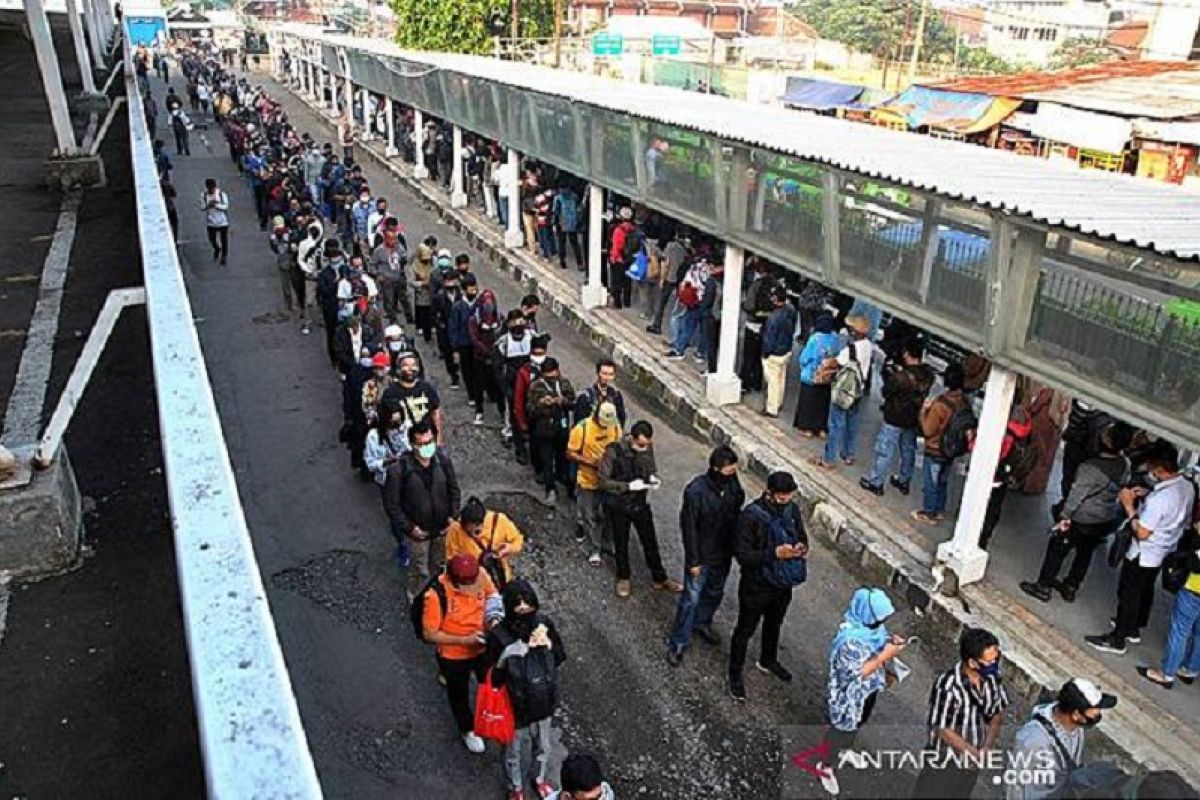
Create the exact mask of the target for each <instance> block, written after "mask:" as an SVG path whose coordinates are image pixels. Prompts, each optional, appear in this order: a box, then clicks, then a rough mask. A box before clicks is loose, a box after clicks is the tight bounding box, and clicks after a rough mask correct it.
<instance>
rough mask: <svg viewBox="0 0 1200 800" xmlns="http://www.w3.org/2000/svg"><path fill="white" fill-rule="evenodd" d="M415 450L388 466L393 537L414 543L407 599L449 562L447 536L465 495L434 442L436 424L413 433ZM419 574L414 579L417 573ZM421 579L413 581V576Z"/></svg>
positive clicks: (386, 490) (386, 501) (386, 499)
mask: <svg viewBox="0 0 1200 800" xmlns="http://www.w3.org/2000/svg"><path fill="white" fill-rule="evenodd" d="M408 441H409V443H410V444H411V445H412V449H411V450H410V451H409V452H407V453H405V454H404V455H403V456H401V457H400V460H399V461H397V462H395V463H394V464H392V465H391V466H390V467H388V471H387V478H386V479H385V480H384V484H383V508H384V510H385V511H386V512H387V515H388V521H389V522H390V523H391V526H392V535H393V536H395V537H396V541H398V542H402V541H403V539H401V537H405V538H407V539H408V542H409V549H410V551H411V559H412V563H413V564H414V565H415V566H416V570H413V569H412V568H411V567H410V568H409V581H408V596H409V599H410V600H411V599H412V598H413V597H414V596H415V595H416V593H417V590H418V589H419V588H420V587H421V586H423V585H424V584H425V582H426V581H428V580H429V578H430V576H432V575H435V574H437V573H438V571H439V570H441V568H442V563H443V562H444V561H445V536H446V529H447V528H449V527H450V521H451V520H452V519H457V518H458V509H459V504H460V503H461V501H462V494H461V492H460V491H459V488H458V477H457V476H456V475H455V473H454V464H453V463H452V462H451V461H450V456H449V454H447V453H446V451H445V450H442V449H441V448H439V447H438V446H437V442H435V441H434V433H433V425H432V424H431V422H430V421H429V420H428V419H423V420H421V421H420V422H417V423H416V424H415V425H413V426H412V428H411V429H409V432H408ZM414 572H415V575H414ZM414 577H416V578H418V580H417V581H413V578H414Z"/></svg>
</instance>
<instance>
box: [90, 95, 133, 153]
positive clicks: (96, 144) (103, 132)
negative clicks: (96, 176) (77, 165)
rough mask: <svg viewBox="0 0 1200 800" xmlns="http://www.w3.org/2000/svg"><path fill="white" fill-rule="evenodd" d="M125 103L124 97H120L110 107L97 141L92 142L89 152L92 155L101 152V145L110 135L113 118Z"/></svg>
mask: <svg viewBox="0 0 1200 800" xmlns="http://www.w3.org/2000/svg"><path fill="white" fill-rule="evenodd" d="M124 102H125V98H124V97H118V98H117V99H116V100H114V101H113V102H112V105H110V106H109V107H108V116H107V117H105V118H104V124H103V125H101V126H100V133H99V134H97V136H96V138H95V140H93V141H92V147H91V149H90V150H89V151H88V152H90V153H91V154H92V155H96V153H99V152H100V145H102V144H104V137H105V136H107V135H108V128H109V126H110V125H112V121H113V117H114V116H115V115H116V113H117V109H118V108H120V107H121V103H124Z"/></svg>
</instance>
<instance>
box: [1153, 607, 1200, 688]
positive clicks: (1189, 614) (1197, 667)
mask: <svg viewBox="0 0 1200 800" xmlns="http://www.w3.org/2000/svg"><path fill="white" fill-rule="evenodd" d="M1180 667H1183V668H1185V669H1186V670H1187V671H1188V672H1189V673H1190V674H1192V675H1195V674H1197V673H1200V594H1196V593H1195V592H1193V591H1190V590H1188V589H1180V590H1179V594H1178V595H1176V596H1175V605H1174V607H1173V608H1172V609H1171V630H1170V632H1169V633H1168V634H1167V649H1166V651H1165V652H1163V661H1162V671H1163V675H1166V676H1167V677H1168V678H1173V677H1175V674H1176V673H1177V672H1179V669H1180Z"/></svg>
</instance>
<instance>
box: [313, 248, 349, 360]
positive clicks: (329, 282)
mask: <svg viewBox="0 0 1200 800" xmlns="http://www.w3.org/2000/svg"><path fill="white" fill-rule="evenodd" d="M309 235H310V236H311V235H312V234H311V232H310V234H309ZM320 261H321V268H320V271H319V272H318V273H317V305H318V306H320V308H321V320H322V322H323V323H324V325H325V348H326V351H327V352H328V353H329V363H330V364H332V365H333V366H334V367H337V365H338V360H337V350H336V349H335V348H334V341H333V340H334V336H335V335H336V333H337V330H338V299H337V294H338V281H340V280H341V268H342V267H343V266H344V265H345V259H344V258H343V257H342V251H341V247H340V246H339V245H338V243H337V240H336V239H326V240H325V245H324V252H323V253H322V255H321V259H320Z"/></svg>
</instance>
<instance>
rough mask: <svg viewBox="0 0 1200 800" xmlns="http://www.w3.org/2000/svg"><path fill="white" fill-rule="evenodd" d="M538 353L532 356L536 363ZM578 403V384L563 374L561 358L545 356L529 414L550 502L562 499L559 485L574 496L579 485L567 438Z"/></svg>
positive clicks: (532, 387) (529, 402)
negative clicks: (574, 479)
mask: <svg viewBox="0 0 1200 800" xmlns="http://www.w3.org/2000/svg"><path fill="white" fill-rule="evenodd" d="M534 358H535V356H532V355H531V356H530V364H529V365H527V366H530V367H532V366H533V359H534ZM574 403H575V387H574V386H572V385H571V382H570V381H569V380H567V379H566V378H564V377H563V376H562V373H561V372H560V371H559V364H558V359H556V358H552V357H549V356H543V357H542V364H541V368H540V370H539V372H538V376H537V379H536V380H534V381H533V383H532V384H530V386H529V395H528V399H527V400H526V404H527V408H526V412H525V417H526V419H527V420H529V422H530V431H531V433H532V434H533V450H534V452H536V453H537V454H538V458H537V464H536V465H535V466H536V467H538V468H540V471H539V473H538V476H539V477H540V478H541V480H542V484H543V485H544V486H545V487H546V504H547V505H554V504H555V503H557V502H558V484H559V483H561V484H563V486H565V487H567V493H568V495H569V496H570V497H571V498H572V499H574V497H575V486H574V484H573V483H572V482H571V481H570V469H569V465H570V462H568V461H567V440H568V438H569V437H570V434H571V407H572V406H573V405H574Z"/></svg>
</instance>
